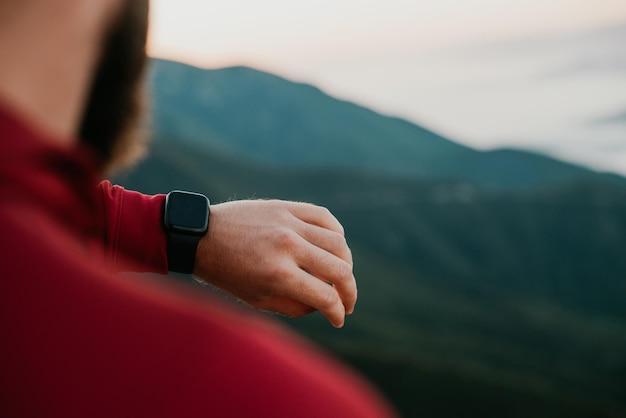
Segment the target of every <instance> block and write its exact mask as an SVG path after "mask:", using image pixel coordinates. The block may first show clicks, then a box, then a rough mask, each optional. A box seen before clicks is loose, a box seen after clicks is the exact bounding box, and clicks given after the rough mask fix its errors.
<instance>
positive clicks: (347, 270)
mask: <svg viewBox="0 0 626 418" xmlns="http://www.w3.org/2000/svg"><path fill="white" fill-rule="evenodd" d="M335 276H336V277H337V278H338V279H339V280H341V281H348V280H350V279H351V278H352V266H350V264H348V263H346V262H345V261H343V260H340V261H339V262H338V263H337V266H336V267H335Z"/></svg>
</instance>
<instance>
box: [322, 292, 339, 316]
mask: <svg viewBox="0 0 626 418" xmlns="http://www.w3.org/2000/svg"><path fill="white" fill-rule="evenodd" d="M337 303H339V295H338V294H337V292H336V291H335V289H334V288H332V287H330V286H328V291H327V292H326V294H325V295H324V298H323V299H322V301H321V303H320V308H321V309H320V310H329V309H331V308H333V307H334V306H335V305H336V304H337Z"/></svg>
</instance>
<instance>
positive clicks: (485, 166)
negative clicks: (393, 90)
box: [150, 60, 622, 189]
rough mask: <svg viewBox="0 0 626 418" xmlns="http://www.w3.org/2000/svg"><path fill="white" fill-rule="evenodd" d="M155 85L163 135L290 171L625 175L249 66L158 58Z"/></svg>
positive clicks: (490, 183)
mask: <svg viewBox="0 0 626 418" xmlns="http://www.w3.org/2000/svg"><path fill="white" fill-rule="evenodd" d="M150 81H151V92H152V96H153V99H154V104H153V113H154V115H153V123H154V131H155V136H156V137H157V138H161V139H163V138H168V139H170V140H176V141H179V140H186V141H192V142H195V143H197V144H202V145H205V146H208V147H211V148H212V149H219V150H221V151H223V152H225V153H231V154H233V155H238V156H243V157H245V158H248V159H252V160H255V161H258V162H264V163H270V164H274V165H277V166H281V167H285V168H289V167H299V168H316V169H320V168H342V169H356V170H367V171H372V172H377V173H381V174H388V175H395V176H404V177H407V178H420V179H448V180H463V181H467V182H470V183H474V184H477V185H480V186H484V187H490V188H495V189H507V188H525V187H535V186H545V185H550V184H558V183H563V182H568V181H576V180H580V179H588V178H595V177H602V178H606V179H607V180H611V181H622V179H621V178H618V177H617V176H611V175H606V174H597V173H594V172H591V171H589V170H587V169H584V168H582V167H579V166H575V165H572V164H567V163H563V162H560V161H556V160H553V159H549V158H546V157H544V156H541V155H537V154H533V153H529V152H522V151H515V150H497V151H491V152H481V151H477V150H474V149H471V148H468V147H465V146H463V145H460V144H458V143H455V142H453V141H451V140H448V139H446V138H444V137H442V136H440V135H438V134H436V133H434V132H432V131H429V130H428V129H425V128H423V127H420V126H418V125H415V124H413V123H410V122H407V121H405V120H402V119H398V118H393V117H388V116H384V115H381V114H378V113H375V112H373V111H371V110H369V109H366V108H364V107H361V106H358V105H356V104H353V103H349V102H346V101H341V100H337V99H335V98H332V97H330V96H328V95H326V94H324V93H323V92H322V91H320V90H319V89H317V88H315V87H313V86H310V85H306V84H300V83H294V82H290V81H288V80H285V79H283V78H280V77H278V76H275V75H272V74H268V73H264V72H261V71H257V70H253V69H251V68H245V67H233V68H224V69H219V70H203V69H199V68H195V67H191V66H188V65H184V64H180V63H176V62H172V61H165V60H154V61H153V66H152V72H151V76H150Z"/></svg>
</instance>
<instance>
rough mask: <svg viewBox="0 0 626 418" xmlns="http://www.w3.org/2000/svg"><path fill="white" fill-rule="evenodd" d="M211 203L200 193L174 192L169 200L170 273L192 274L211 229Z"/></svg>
mask: <svg viewBox="0 0 626 418" xmlns="http://www.w3.org/2000/svg"><path fill="white" fill-rule="evenodd" d="M209 216H210V202H209V199H208V198H207V197H206V196H204V195H202V194H199V193H191V192H184V191H180V190H174V191H172V192H170V193H168V194H167V196H166V198H165V214H164V217H163V225H164V227H165V232H166V233H167V264H168V270H169V271H174V272H177V273H185V274H191V272H192V271H193V266H194V262H195V259H196V250H197V249H198V243H199V242H200V239H201V238H202V237H203V236H205V235H206V233H207V231H208V230H209Z"/></svg>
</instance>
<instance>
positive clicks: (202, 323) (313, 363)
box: [0, 109, 392, 417]
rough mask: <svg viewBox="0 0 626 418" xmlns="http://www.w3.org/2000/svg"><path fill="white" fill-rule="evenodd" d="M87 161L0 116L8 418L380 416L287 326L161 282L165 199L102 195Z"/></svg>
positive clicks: (377, 407) (1, 387)
mask: <svg viewBox="0 0 626 418" xmlns="http://www.w3.org/2000/svg"><path fill="white" fill-rule="evenodd" d="M94 167H95V165H94V163H93V160H92V159H91V157H90V155H89V154H88V153H87V152H86V151H84V150H81V149H75V150H65V149H62V148H58V147H55V146H52V145H50V143H49V141H46V140H45V138H44V137H43V135H42V134H41V133H38V132H35V131H34V130H33V129H31V128H29V127H28V126H27V125H26V124H25V123H24V122H23V121H20V120H18V119H17V118H16V117H15V116H12V115H11V114H9V113H8V112H7V111H6V110H2V109H0V196H1V198H0V237H1V238H0V297H1V302H0V416H3V417H4V416H6V417H39V416H46V417H57V416H58V417H200V416H203V417H207V416H211V417H385V416H390V415H392V413H391V412H390V409H388V407H387V406H386V404H385V403H384V402H383V401H382V400H381V399H380V397H379V396H378V394H377V393H376V392H375V391H374V390H372V389H371V388H370V387H369V386H368V385H367V384H366V383H364V381H363V380H361V379H360V378H359V377H356V376H355V375H354V374H353V373H352V372H350V371H349V370H347V369H346V368H345V367H344V366H342V365H341V364H339V363H338V362H336V361H334V360H332V359H330V358H328V357H327V356H325V355H323V354H321V353H320V352H319V351H318V350H317V349H315V348H313V347H311V346H310V345H309V344H308V343H306V342H304V341H302V340H300V339H298V338H297V337H296V336H294V335H293V334H292V333H290V332H289V331H287V330H286V329H284V328H283V327H282V326H280V325H278V324H277V323H274V322H272V321H269V320H267V319H265V318H263V319H261V318H259V317H257V316H256V315H254V316H253V315H251V314H249V313H247V312H246V313H244V312H240V311H239V310H236V309H235V308H233V307H231V306H230V305H228V306H226V305H224V304H223V303H222V302H220V301H219V300H215V299H213V298H211V297H209V296H207V295H198V294H196V293H191V292H190V291H188V290H187V289H184V288H180V287H178V286H174V285H172V284H165V283H160V282H158V281H148V280H137V279H129V278H127V277H120V276H117V275H113V274H110V273H106V272H105V265H109V266H113V267H114V268H117V269H119V268H121V267H119V266H121V263H120V260H121V254H127V255H130V256H132V257H133V258H134V259H135V262H136V266H135V267H136V268H138V266H139V265H143V268H144V269H147V270H153V271H159V272H165V271H166V255H165V236H164V233H163V232H162V230H161V228H160V225H161V212H162V205H163V197H162V196H156V197H149V196H144V195H141V194H139V193H134V192H127V191H124V190H123V189H121V188H116V187H112V186H111V185H110V184H109V183H108V182H107V183H102V184H101V185H100V186H99V187H97V188H96V187H95V185H96V184H97V182H98V176H99V173H98V172H97V171H96V170H95V169H94Z"/></svg>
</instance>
